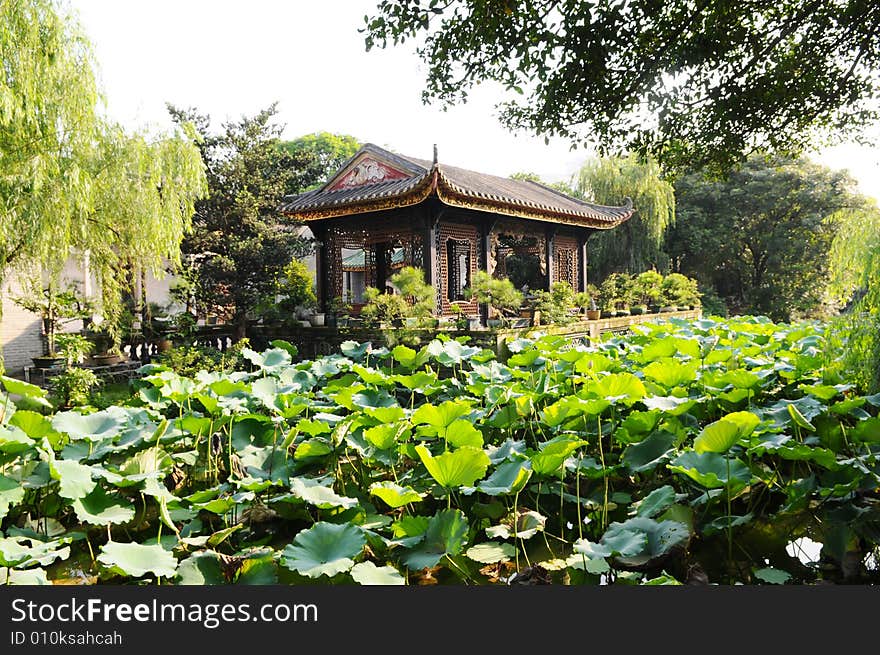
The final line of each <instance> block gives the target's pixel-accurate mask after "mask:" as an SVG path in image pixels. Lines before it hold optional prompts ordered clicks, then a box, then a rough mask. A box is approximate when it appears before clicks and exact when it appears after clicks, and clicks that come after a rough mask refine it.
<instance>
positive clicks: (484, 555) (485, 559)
mask: <svg viewBox="0 0 880 655" xmlns="http://www.w3.org/2000/svg"><path fill="white" fill-rule="evenodd" d="M464 554H465V555H467V556H468V557H469V558H470V559H472V560H474V561H475V562H480V563H481V564H495V563H496V562H506V561H507V560H509V559H510V558H511V557H513V556H514V555H515V554H516V548H514V547H513V546H512V545H510V544H504V543H501V542H498V541H486V542H484V543H482V544H477V545H476V546H471V547H470V548H468V549H467V550H466V551H465V553H464Z"/></svg>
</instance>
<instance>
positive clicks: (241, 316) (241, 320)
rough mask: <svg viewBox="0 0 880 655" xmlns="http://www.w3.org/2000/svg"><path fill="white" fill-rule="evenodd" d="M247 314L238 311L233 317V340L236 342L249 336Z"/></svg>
mask: <svg viewBox="0 0 880 655" xmlns="http://www.w3.org/2000/svg"><path fill="white" fill-rule="evenodd" d="M247 324H248V321H247V314H245V313H244V312H241V313H239V312H236V313H235V316H234V318H233V332H232V340H233V341H234V342H237V341H241V340H242V339H244V338H245V337H246V336H247Z"/></svg>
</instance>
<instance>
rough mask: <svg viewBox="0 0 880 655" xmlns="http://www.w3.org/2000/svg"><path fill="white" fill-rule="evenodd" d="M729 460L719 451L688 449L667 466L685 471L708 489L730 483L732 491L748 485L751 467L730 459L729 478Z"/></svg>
mask: <svg viewBox="0 0 880 655" xmlns="http://www.w3.org/2000/svg"><path fill="white" fill-rule="evenodd" d="M727 465H728V463H727V461H726V460H725V458H724V456H723V455H720V454H719V453H711V452H706V453H697V452H695V451H693V450H689V451H686V452H684V453H682V454H681V455H679V456H678V457H676V458H675V459H674V460H672V462H670V463H669V464H667V465H666V466H667V467H668V468H669V469H670V470H672V471H675V472H677V473H683V474H684V475H686V476H688V477H689V478H691V479H692V480H693V481H694V482H696V483H698V484H700V485H701V486H703V487H705V488H707V489H717V488H719V487H725V486H727V485H728V483H729V485H730V488H731V493H733V492H735V491H736V490H738V489H741V488H743V487H744V486H746V485H747V484H748V483H749V481H750V480H751V478H752V474H751V471H749V468H748V467H747V466H746V465H745V464H744V463H743V462H741V461H740V460H738V459H735V458H734V459H731V460H730V480H729V481H728V478H727Z"/></svg>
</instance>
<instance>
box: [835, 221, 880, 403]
mask: <svg viewBox="0 0 880 655" xmlns="http://www.w3.org/2000/svg"><path fill="white" fill-rule="evenodd" d="M830 220H831V221H833V222H834V223H835V224H836V226H837V234H836V236H835V239H834V242H833V243H832V245H831V257H830V261H831V273H832V277H831V285H830V289H831V292H832V293H833V294H834V295H835V296H836V297H837V298H838V299H839V300H840V301H841V302H846V303H848V305H849V307H848V308H847V311H845V312H844V313H843V314H842V315H841V317H840V318H839V319H837V321H836V328H837V329H836V330H835V334H837V335H838V336H839V337H842V339H841V342H840V343H839V344H837V345H838V347H839V348H840V352H839V353H838V355H839V356H840V357H841V359H842V360H843V363H844V365H845V367H846V369H847V373H848V374H849V375H850V376H851V378H852V381H853V382H855V383H856V384H858V385H859V386H860V387H862V388H863V389H865V390H869V391H875V392H876V391H880V208H878V207H877V205H876V204H873V205H871V206H869V207H867V208H859V209H845V210H841V211H840V212H838V213H837V214H835V215H833V216H832V217H831V219H830Z"/></svg>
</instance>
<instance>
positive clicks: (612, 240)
mask: <svg viewBox="0 0 880 655" xmlns="http://www.w3.org/2000/svg"><path fill="white" fill-rule="evenodd" d="M573 192H574V194H575V195H576V196H579V197H581V198H586V199H587V200H591V201H593V202H597V203H599V204H603V205H622V204H623V203H624V201H625V199H626V198H627V197H629V198H631V199H632V201H633V206H634V207H635V210H636V211H635V214H634V215H633V216H632V218H630V219H629V220H628V221H626V222H625V223H623V225H619V226H618V227H616V228H614V229H613V230H608V231H601V232H597V233H595V234H594V235H593V236H592V237H591V238H590V256H589V259H588V265H589V273H590V277H591V278H595V279H603V278H605V277H606V276H607V275H608V274H609V273H613V272H618V271H626V272H629V273H640V272H642V271H644V270H647V269H649V268H652V267H654V268H661V267H665V264H666V257H665V255H664V254H663V253H662V248H661V247H662V245H663V237H664V235H665V233H666V230H667V228H668V227H669V226H670V225H672V224H673V223H675V193H674V191H673V187H672V184H671V183H670V182H669V181H668V180H666V179H665V177H664V175H663V173H662V171H661V170H660V166H659V165H658V164H657V162H656V161H654V160H648V161H645V162H643V161H640V160H639V158H638V157H637V156H635V155H629V156H627V157H594V158H592V159H589V160H587V162H586V163H585V164H584V165H583V167H582V168H581V169H580V171H579V172H578V173H577V175H576V176H575V188H574V190H573Z"/></svg>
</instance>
